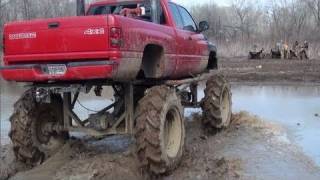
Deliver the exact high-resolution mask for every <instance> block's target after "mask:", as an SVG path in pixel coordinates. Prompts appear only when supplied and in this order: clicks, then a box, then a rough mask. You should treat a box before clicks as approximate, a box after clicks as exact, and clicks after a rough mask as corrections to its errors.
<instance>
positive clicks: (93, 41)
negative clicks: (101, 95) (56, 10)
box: [2, 0, 216, 82]
mask: <svg viewBox="0 0 320 180" xmlns="http://www.w3.org/2000/svg"><path fill="white" fill-rule="evenodd" d="M141 3H142V1H131V0H127V1H115V0H111V1H101V2H98V3H94V4H92V5H90V7H89V9H88V10H87V13H86V16H79V17H63V18H53V19H38V20H32V21H22V22H13V23H8V24H6V25H5V26H4V47H5V49H4V63H5V66H4V67H2V75H3V77H4V78H5V79H6V80H10V81H29V82H39V81H64V80H68V81H69V80H91V79H112V80H117V81H118V80H119V81H128V80H134V79H136V78H137V77H138V74H139V72H140V73H143V75H144V76H145V77H146V78H169V79H172V78H182V77H187V76H190V75H191V74H192V75H196V74H199V73H202V72H204V71H205V70H206V68H207V67H208V61H209V59H210V57H209V56H210V53H212V55H214V54H215V53H216V49H215V47H214V46H213V45H210V44H209V43H208V41H207V40H206V38H205V37H204V36H203V35H202V34H201V33H200V30H199V29H198V28H197V26H196V24H195V23H194V21H193V19H192V17H191V16H190V15H189V13H188V12H187V11H186V10H185V8H183V7H181V6H178V5H176V4H174V3H172V2H167V1H161V9H160V11H161V20H160V22H159V24H157V23H154V22H150V19H148V18H143V17H134V18H128V17H125V16H122V15H119V14H118V12H120V10H119V9H124V8H132V7H134V8H136V7H137V6H138V5H139V4H141Z"/></svg>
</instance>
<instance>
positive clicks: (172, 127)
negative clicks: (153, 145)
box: [164, 109, 182, 158]
mask: <svg viewBox="0 0 320 180" xmlns="http://www.w3.org/2000/svg"><path fill="white" fill-rule="evenodd" d="M181 139H182V122H181V116H180V113H179V110H177V109H171V110H170V111H168V113H167V115H166V121H165V124H164V140H165V143H164V144H165V149H166V153H167V155H168V156H169V157H170V158H174V157H176V156H177V154H178V152H179V150H180V146H181Z"/></svg>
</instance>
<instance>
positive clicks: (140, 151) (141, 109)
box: [135, 86, 185, 175]
mask: <svg viewBox="0 0 320 180" xmlns="http://www.w3.org/2000/svg"><path fill="white" fill-rule="evenodd" d="M183 115H184V114H183V107H182V105H181V100H180V99H179V98H178V96H177V94H176V92H175V89H171V88H169V87H167V86H157V87H153V88H151V89H149V90H147V92H146V96H145V97H143V98H142V99H141V100H140V101H139V104H138V107H137V110H136V134H135V136H136V140H137V155H138V158H139V160H140V161H141V164H142V168H143V169H144V170H145V171H146V172H149V173H151V174H153V175H162V174H166V173H169V172H170V171H172V170H174V169H175V168H176V167H177V166H178V165H179V163H180V161H181V158H182V154H183V151H184V141H185V127H184V117H183Z"/></svg>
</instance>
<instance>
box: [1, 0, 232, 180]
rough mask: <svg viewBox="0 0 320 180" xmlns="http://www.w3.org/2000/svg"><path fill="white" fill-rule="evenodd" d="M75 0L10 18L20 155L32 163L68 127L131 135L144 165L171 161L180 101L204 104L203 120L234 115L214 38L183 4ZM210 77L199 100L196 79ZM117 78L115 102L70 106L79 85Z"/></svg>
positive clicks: (14, 131)
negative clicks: (69, 10)
mask: <svg viewBox="0 0 320 180" xmlns="http://www.w3.org/2000/svg"><path fill="white" fill-rule="evenodd" d="M84 9H86V8H85V3H84V0H77V12H78V13H77V14H78V16H76V17H63V18H52V19H37V20H31V21H20V22H11V23H7V24H6V25H5V26H4V35H3V37H4V49H3V53H4V66H3V67H0V70H1V74H2V76H3V78H4V79H6V80H8V81H17V82H29V84H30V85H29V86H31V87H30V89H29V90H27V91H26V92H25V93H24V94H23V95H22V97H21V98H20V99H19V100H18V102H17V103H16V104H15V106H14V113H13V115H12V116H11V118H10V122H11V131H10V133H9V136H10V138H11V140H12V142H13V146H14V147H13V149H14V152H15V155H16V157H17V159H18V160H20V161H21V162H24V163H26V164H28V165H31V166H35V165H38V164H40V163H42V162H43V161H44V160H45V159H47V158H48V157H50V156H51V155H53V154H54V153H55V152H56V151H57V150H59V148H61V146H62V145H63V144H64V143H65V142H66V140H67V139H68V137H69V133H70V132H84V133H87V134H89V135H92V136H95V137H101V136H111V135H116V134H129V135H134V137H135V138H136V143H137V157H138V158H139V160H140V161H141V165H142V167H143V168H144V169H145V170H146V171H147V172H150V173H153V174H156V175H159V174H165V173H168V172H169V171H171V170H173V169H175V168H176V167H177V166H178V165H179V162H180V160H181V158H182V155H183V151H184V141H185V128H184V108H185V107H189V108H202V110H203V118H202V125H203V128H204V130H206V131H207V132H212V130H214V129H217V128H218V129H220V128H225V127H227V126H228V125H229V124H230V118H231V93H230V87H229V84H228V83H227V81H226V80H225V79H224V78H223V77H222V76H221V75H219V72H218V71H217V68H218V60H217V58H216V51H217V49H216V47H215V45H213V44H211V43H210V42H208V40H207V39H206V38H205V36H204V35H203V34H201V32H203V31H205V30H207V29H208V28H209V24H208V23H207V22H206V21H202V22H200V23H199V26H198V25H197V24H196V23H195V21H194V20H193V18H192V16H191V15H190V14H189V12H188V11H187V10H186V9H185V8H184V7H182V6H180V5H177V4H175V3H173V2H171V1H168V0H103V1H99V2H96V3H93V4H91V5H89V7H88V8H87V11H85V10H84ZM200 81H207V83H206V88H205V90H204V94H205V97H204V98H203V99H201V100H198V89H197V87H198V83H199V82H200ZM105 86H109V87H112V88H113V92H114V98H113V99H114V102H113V103H112V104H111V105H109V106H108V107H106V108H104V109H102V110H101V111H99V112H94V114H91V115H90V116H89V118H88V119H84V120H83V119H80V118H79V116H78V115H77V114H76V113H75V112H74V108H75V104H76V103H79V104H80V105H81V106H83V105H82V104H81V103H80V102H79V94H80V93H89V92H90V91H91V90H92V89H93V90H94V93H95V95H96V96H101V92H102V88H103V87H105Z"/></svg>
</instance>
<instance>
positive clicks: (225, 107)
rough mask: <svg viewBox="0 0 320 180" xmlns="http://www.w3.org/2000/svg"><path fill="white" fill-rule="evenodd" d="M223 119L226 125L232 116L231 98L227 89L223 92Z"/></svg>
mask: <svg viewBox="0 0 320 180" xmlns="http://www.w3.org/2000/svg"><path fill="white" fill-rule="evenodd" d="M221 103H222V104H221V117H222V122H223V123H224V125H225V124H226V123H228V121H229V114H230V96H229V92H228V90H227V89H225V90H224V91H223V94H222V101H221Z"/></svg>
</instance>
